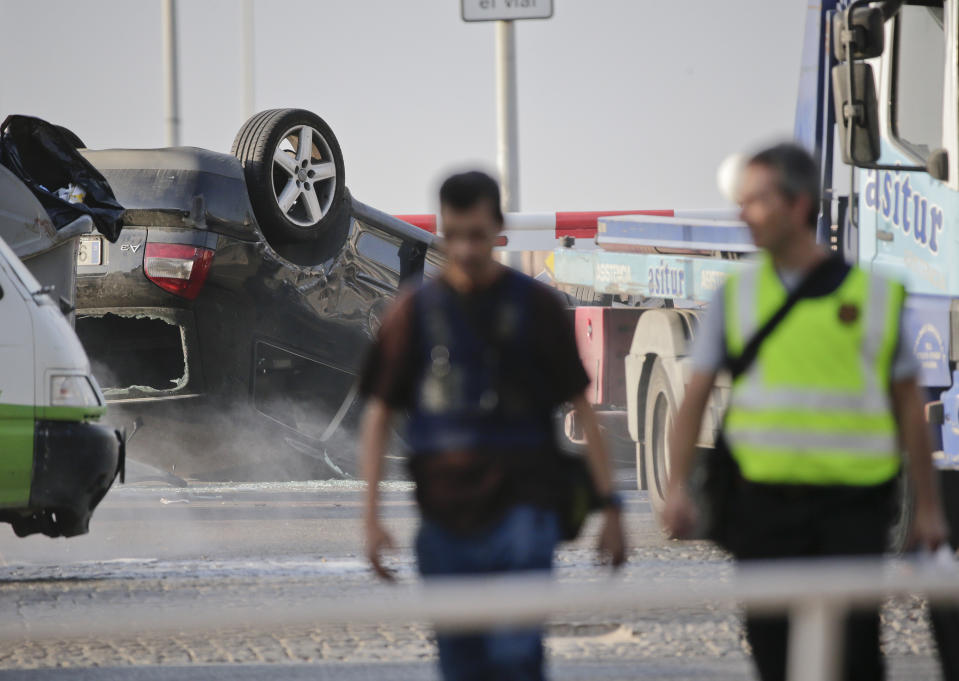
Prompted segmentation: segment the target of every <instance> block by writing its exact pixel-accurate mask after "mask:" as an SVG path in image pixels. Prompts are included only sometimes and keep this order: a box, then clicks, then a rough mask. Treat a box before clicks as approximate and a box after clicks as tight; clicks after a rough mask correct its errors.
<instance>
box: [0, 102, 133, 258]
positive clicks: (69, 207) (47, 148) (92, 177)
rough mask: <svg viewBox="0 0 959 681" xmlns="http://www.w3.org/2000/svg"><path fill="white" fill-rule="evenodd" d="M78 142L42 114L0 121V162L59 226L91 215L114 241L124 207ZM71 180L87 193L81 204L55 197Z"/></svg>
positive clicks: (18, 116)
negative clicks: (83, 153) (25, 187)
mask: <svg viewBox="0 0 959 681" xmlns="http://www.w3.org/2000/svg"><path fill="white" fill-rule="evenodd" d="M78 143H79V139H78V138H77V136H76V135H74V134H73V133H71V132H70V131H69V130H67V129H66V128H61V127H59V126H56V125H53V124H52V123H48V122H47V121H44V120H42V119H40V118H34V117H33V116H20V115H13V116H7V118H6V120H4V121H3V124H2V125H0V163H2V164H3V165H4V166H6V167H7V168H9V169H10V171H11V172H13V173H14V174H15V175H17V177H19V178H20V179H21V180H22V181H23V183H24V184H25V185H26V186H27V187H28V188H29V189H30V191H31V192H33V194H34V196H36V197H37V199H38V200H39V201H40V203H41V204H42V205H43V207H44V208H45V209H46V211H47V213H48V214H49V216H50V219H51V220H52V221H53V224H54V226H55V227H56V228H57V229H60V228H62V227H64V226H66V225H68V224H70V223H71V222H73V221H74V220H76V219H77V218H79V217H80V216H82V215H89V216H90V217H91V218H92V219H93V223H94V224H95V225H96V227H97V230H98V231H99V232H100V233H101V234H103V236H105V237H106V238H107V239H109V240H110V241H113V242H115V241H116V240H117V238H118V237H119V236H120V230H121V229H122V227H123V206H121V205H120V204H119V203H118V202H117V199H116V197H115V196H114V195H113V190H112V189H111V188H110V184H109V183H108V182H107V181H106V179H105V178H104V177H103V175H101V174H100V172H99V171H97V169H96V168H94V167H93V166H92V165H91V164H90V162H89V161H87V160H86V159H85V158H83V156H81V155H80V153H79V152H78V151H77V145H78ZM71 184H74V185H78V186H79V187H81V188H82V189H83V191H84V192H85V193H86V196H85V197H84V199H83V201H82V202H78V203H71V202H70V201H68V200H66V199H62V198H60V197H59V196H57V194H56V191H57V190H58V189H60V188H62V187H67V186H69V185H71Z"/></svg>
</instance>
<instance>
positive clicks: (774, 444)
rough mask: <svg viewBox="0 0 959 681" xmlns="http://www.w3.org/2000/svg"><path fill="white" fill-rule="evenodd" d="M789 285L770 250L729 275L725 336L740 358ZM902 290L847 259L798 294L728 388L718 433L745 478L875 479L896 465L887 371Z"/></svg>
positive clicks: (816, 481)
mask: <svg viewBox="0 0 959 681" xmlns="http://www.w3.org/2000/svg"><path fill="white" fill-rule="evenodd" d="M787 295H788V293H787V291H786V289H785V287H784V286H783V285H782V282H781V281H780V279H779V276H778V275H777V274H776V271H775V268H774V267H773V264H772V261H771V259H770V258H768V257H765V258H764V259H763V260H762V261H761V263H760V264H759V266H758V267H756V268H754V269H750V270H747V271H744V272H742V273H740V274H738V275H736V276H734V277H731V278H730V279H729V282H728V284H727V286H726V289H725V298H724V303H725V312H726V344H727V349H728V352H729V353H730V355H731V356H733V357H736V356H738V355H739V354H740V353H741V352H742V350H743V347H744V345H745V343H747V342H749V339H750V338H752V337H753V335H754V334H755V333H756V331H758V330H759V329H760V328H761V327H762V325H763V324H764V323H765V322H766V320H768V319H769V318H770V317H772V315H773V314H775V312H776V310H778V309H779V307H780V306H781V305H782V304H783V302H785V300H786V297H787ZM904 299H905V290H904V289H903V287H902V286H901V285H900V284H898V283H895V282H892V281H889V280H888V279H884V278H882V277H879V276H876V275H875V274H871V273H869V272H866V271H865V270H862V269H860V268H858V267H852V268H851V269H850V271H849V272H848V273H847V275H846V277H845V279H844V280H843V282H842V284H841V285H840V286H839V287H838V288H837V289H836V290H835V291H833V292H832V293H830V294H828V295H824V296H820V297H812V298H803V299H802V300H800V301H799V302H798V303H796V305H795V306H794V307H793V308H792V310H790V311H789V313H788V314H787V315H786V317H785V318H784V319H783V320H782V321H781V322H780V324H779V325H778V326H777V327H776V328H775V329H774V331H773V332H772V333H771V334H770V335H769V337H768V338H766V339H765V341H764V342H763V343H762V345H761V347H760V350H759V354H758V356H757V358H756V361H754V362H753V364H752V366H751V367H750V368H749V369H748V370H747V371H746V372H744V373H743V374H742V375H741V376H739V377H738V378H737V380H736V381H735V383H734V384H733V386H732V392H731V395H730V404H729V410H728V412H727V414H726V420H725V424H724V434H725V438H726V442H727V444H728V445H729V447H730V450H731V451H732V455H733V457H734V458H735V460H736V462H737V463H738V464H739V468H740V470H741V472H742V475H743V477H744V478H745V479H747V480H750V481H753V482H759V483H771V484H812V485H875V484H879V483H882V482H885V481H887V480H889V479H891V478H892V477H893V476H895V475H896V473H897V472H898V470H899V463H900V455H899V445H898V438H897V432H896V421H895V419H894V417H893V414H892V408H891V404H890V398H889V385H890V371H891V369H892V362H893V356H894V354H895V351H896V343H897V340H898V335H899V334H898V332H899V320H900V317H901V315H902V307H903V301H904Z"/></svg>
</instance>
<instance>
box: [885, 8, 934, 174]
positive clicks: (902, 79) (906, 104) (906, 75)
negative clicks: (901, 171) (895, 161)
mask: <svg viewBox="0 0 959 681" xmlns="http://www.w3.org/2000/svg"><path fill="white" fill-rule="evenodd" d="M935 4H936V3H930V2H924V3H922V5H919V4H913V5H905V6H904V7H902V9H901V10H900V12H899V16H898V18H897V19H896V36H895V48H894V49H895V52H894V60H893V81H892V83H893V97H892V102H891V111H890V113H891V116H890V119H891V123H892V132H893V135H894V136H895V137H896V139H897V140H898V141H899V142H900V143H901V144H902V145H903V146H905V147H906V149H907V150H908V151H910V152H911V153H912V154H914V155H915V156H917V157H919V158H920V159H922V160H926V158H928V156H929V154H930V152H932V151H933V150H935V149H938V148H939V147H941V146H942V97H943V82H944V76H945V68H946V59H945V54H946V40H945V32H944V30H943V20H942V16H943V12H942V3H938V6H930V5H935Z"/></svg>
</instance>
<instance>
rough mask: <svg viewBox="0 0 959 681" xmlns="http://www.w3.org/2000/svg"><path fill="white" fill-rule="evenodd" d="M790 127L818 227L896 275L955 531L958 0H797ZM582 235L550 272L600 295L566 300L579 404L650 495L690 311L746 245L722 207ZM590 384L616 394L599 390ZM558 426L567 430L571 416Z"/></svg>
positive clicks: (736, 264)
mask: <svg viewBox="0 0 959 681" xmlns="http://www.w3.org/2000/svg"><path fill="white" fill-rule="evenodd" d="M794 133H795V138H796V140H797V141H798V142H799V143H801V144H803V145H804V146H805V147H806V148H807V149H809V150H810V151H811V152H812V153H813V154H814V155H815V157H816V158H817V159H818V160H819V162H820V172H821V178H822V190H823V191H822V207H821V211H820V216H819V225H818V238H819V240H820V241H821V242H822V243H825V244H828V245H829V246H830V247H831V248H832V249H833V250H837V251H840V252H842V253H843V254H844V256H845V257H846V259H847V260H848V261H850V262H856V263H858V264H859V265H860V266H861V267H864V268H866V269H870V270H875V271H878V272H882V273H884V274H886V275H888V276H891V277H894V278H896V279H898V280H900V281H902V282H903V283H905V285H906V288H907V291H908V293H909V296H908V300H907V303H906V312H905V315H906V316H905V325H906V329H907V335H908V338H909V339H910V340H911V343H912V347H911V349H912V350H913V351H914V352H915V353H916V355H917V357H918V359H919V361H920V364H921V374H920V384H921V386H922V388H923V389H924V391H925V393H926V399H927V418H928V420H929V421H930V425H931V426H932V427H933V428H934V430H935V431H936V432H937V433H938V434H939V435H940V438H939V440H940V442H939V445H940V446H939V448H938V451H937V452H936V453H935V460H936V464H937V466H938V467H939V468H940V469H941V471H942V473H943V474H942V480H943V485H944V488H945V494H944V496H945V499H946V506H947V513H948V514H949V519H950V523H951V525H952V526H953V528H954V533H955V532H956V530H959V371H957V367H959V267H957V266H956V264H957V262H959V0H914V1H905V2H904V1H903V0H885V1H883V2H876V1H870V0H852V1H849V0H821V1H820V2H812V3H809V4H808V10H807V17H806V26H805V39H804V43H803V55H802V71H801V75H800V81H799V92H798V97H797V108H796V120H795V130H794ZM595 242H596V246H597V247H596V249H595V250H592V251H586V252H584V251H579V250H573V249H569V248H559V249H557V250H556V251H555V252H554V262H555V265H554V270H555V277H556V279H557V280H558V282H560V283H561V284H563V285H566V286H567V287H568V289H569V290H580V289H583V288H588V289H590V290H591V291H592V292H593V294H594V295H596V296H604V297H605V300H606V301H607V302H610V301H612V302H614V303H615V307H610V306H609V305H607V306H606V307H594V306H591V307H580V308H577V310H576V316H577V332H578V342H579V344H580V348H581V355H582V356H583V357H584V358H587V359H588V360H589V362H588V364H589V368H590V369H592V370H593V378H594V388H595V390H593V391H592V393H591V395H592V396H593V398H594V403H595V404H596V407H597V409H598V411H601V412H606V413H607V414H617V415H619V418H618V419H617V418H607V419H606V421H605V423H607V424H608V429H609V431H610V432H611V433H612V434H613V435H616V436H618V437H619V438H628V440H631V441H633V442H634V443H635V449H636V464H637V482H638V485H639V486H640V488H644V489H648V490H649V495H650V501H651V503H652V505H653V507H654V508H659V507H661V505H662V501H663V499H662V492H663V490H664V489H665V483H666V480H667V478H668V475H669V470H668V464H669V442H668V433H669V425H670V423H671V419H672V415H673V413H674V412H675V410H676V408H677V407H678V404H679V403H680V402H681V401H682V397H683V393H684V386H685V383H686V380H687V379H688V374H689V362H688V352H689V347H690V344H691V341H692V339H693V338H694V336H695V333H696V328H697V322H698V318H699V315H700V314H701V311H702V309H703V307H704V306H705V305H706V304H708V302H709V299H710V298H711V297H712V295H713V294H714V292H715V290H716V289H717V288H718V287H719V286H720V285H721V284H722V281H723V280H724V279H725V277H726V276H728V274H729V273H731V272H734V271H736V270H737V269H739V268H740V267H742V266H743V264H744V262H745V261H746V260H748V259H749V254H750V252H751V251H753V250H755V249H754V248H753V247H752V246H751V243H750V242H749V237H748V233H747V232H746V228H745V226H744V225H742V224H741V223H738V222H737V220H736V218H735V216H734V215H729V216H726V217H717V216H705V217H698V218H697V217H696V216H680V215H679V214H678V213H677V214H676V215H675V216H674V217H657V216H639V215H637V216H616V217H608V218H601V219H600V220H599V224H598V230H597V234H596V238H595ZM597 329H599V330H601V331H602V332H601V333H597V332H596V330H597ZM611 372H612V374H617V377H616V380H615V381H613V380H611V378H610V376H611V375H612V374H611ZM620 377H622V378H620ZM623 379H624V380H623ZM620 384H622V389H618V386H619V385H620ZM607 386H616V387H617V389H616V390H609V389H607ZM725 392H726V391H725V389H724V387H723V386H722V385H720V386H719V387H718V388H717V390H716V391H715V393H714V398H713V400H712V403H711V405H710V409H709V413H708V416H707V419H706V421H705V423H704V424H703V428H702V431H701V433H700V442H699V444H700V445H701V446H703V447H709V446H711V445H712V441H713V438H714V434H715V432H716V430H717V429H718V427H719V425H720V424H721V420H722V415H723V411H724V403H725ZM605 395H622V397H623V398H624V399H619V400H617V401H616V402H603V396H605ZM623 401H625V405H624V404H623ZM568 434H569V435H570V436H571V437H572V438H573V439H575V438H576V435H577V432H576V428H575V424H572V425H571V426H570V427H569V428H568ZM954 539H955V537H954Z"/></svg>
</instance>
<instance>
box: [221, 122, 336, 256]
mask: <svg viewBox="0 0 959 681" xmlns="http://www.w3.org/2000/svg"><path fill="white" fill-rule="evenodd" d="M231 152H232V153H233V155H234V156H236V157H237V158H238V159H239V160H240V161H241V162H242V163H243V170H244V175H245V177H246V187H247V193H248V194H249V196H250V203H251V204H252V206H253V212H254V214H255V215H256V220H257V222H258V223H259V225H260V229H262V230H263V234H264V236H265V237H266V238H267V240H268V241H271V242H272V243H289V242H302V241H314V240H317V239H319V238H320V237H321V236H322V235H323V234H324V233H325V232H326V231H327V229H328V227H329V226H330V225H332V224H333V223H334V222H335V221H336V219H337V215H338V213H339V212H340V210H341V209H342V206H343V205H344V202H343V201H342V198H343V195H344V192H345V187H346V184H345V174H344V167H343V153H342V152H341V151H340V145H339V142H337V141H336V136H335V135H334V134H333V131H332V130H331V129H330V126H328V125H327V124H326V122H325V121H324V120H323V119H322V118H320V117H319V116H317V115H316V114H314V113H312V112H310V111H305V110H303V109H270V110H267V111H262V112H260V113H258V114H256V115H254V116H252V117H251V118H250V119H249V120H247V122H246V123H244V124H243V127H242V128H240V131H239V132H238V133H237V135H236V138H235V139H234V140H233V147H232V149H231Z"/></svg>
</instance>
